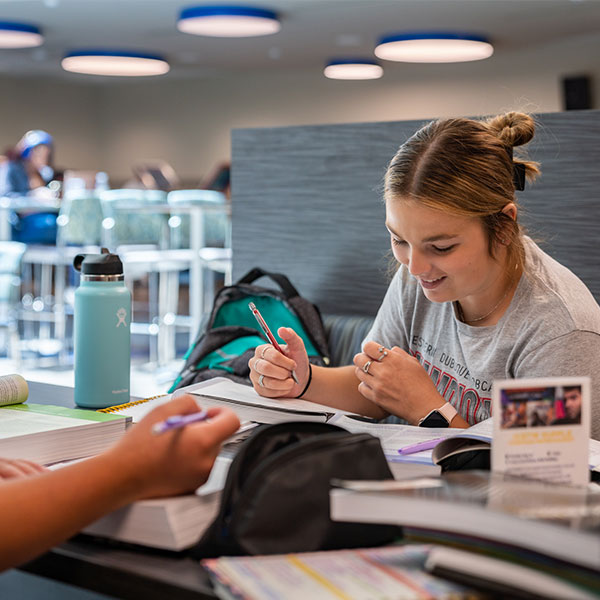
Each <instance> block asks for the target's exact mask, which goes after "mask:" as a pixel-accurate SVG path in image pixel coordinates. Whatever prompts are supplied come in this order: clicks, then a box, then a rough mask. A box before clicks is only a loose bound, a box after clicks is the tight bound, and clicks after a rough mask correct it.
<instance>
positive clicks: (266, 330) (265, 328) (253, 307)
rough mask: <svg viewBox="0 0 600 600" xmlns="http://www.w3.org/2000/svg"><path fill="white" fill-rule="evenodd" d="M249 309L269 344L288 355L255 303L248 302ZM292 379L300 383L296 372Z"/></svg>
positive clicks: (293, 372)
mask: <svg viewBox="0 0 600 600" xmlns="http://www.w3.org/2000/svg"><path fill="white" fill-rule="evenodd" d="M248 308H249V309H250V310H251V311H252V314H253V315H254V318H255V319H256V320H257V321H258V324H259V325H260V328H261V329H262V330H263V333H264V334H265V335H266V336H267V339H268V340H269V342H271V344H272V345H273V347H274V348H275V350H277V351H278V352H281V354H283V355H284V356H285V355H286V354H285V352H284V351H283V348H282V347H281V346H280V345H279V344H278V343H277V340H276V339H275V336H274V335H273V333H272V332H271V330H270V329H269V326H268V325H267V322H266V321H265V320H264V319H263V316H262V315H261V314H260V312H259V310H258V308H256V304H254V302H248ZM292 379H293V380H294V381H295V382H296V383H300V382H299V381H298V377H296V372H295V371H294V370H292Z"/></svg>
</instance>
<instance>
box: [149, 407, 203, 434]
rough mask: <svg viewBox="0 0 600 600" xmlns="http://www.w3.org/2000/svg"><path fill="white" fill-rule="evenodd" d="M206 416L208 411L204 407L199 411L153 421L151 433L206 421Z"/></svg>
mask: <svg viewBox="0 0 600 600" xmlns="http://www.w3.org/2000/svg"><path fill="white" fill-rule="evenodd" d="M207 418H208V411H207V410H205V409H203V410H201V411H200V412H197V413H192V414H189V415H175V416H173V417H168V418H167V419H165V420H164V421H161V422H160V423H155V424H154V426H153V427H152V433H154V434H156V435H158V434H160V433H164V432H165V431H170V430H171V429H179V428H180V427H185V426H186V425H189V424H190V423H198V422H199V421H206V419H207Z"/></svg>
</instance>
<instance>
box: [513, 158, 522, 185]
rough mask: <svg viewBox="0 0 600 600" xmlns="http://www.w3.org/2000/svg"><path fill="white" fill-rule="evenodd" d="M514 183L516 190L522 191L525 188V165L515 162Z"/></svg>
mask: <svg viewBox="0 0 600 600" xmlns="http://www.w3.org/2000/svg"><path fill="white" fill-rule="evenodd" d="M513 183H514V184H515V190H518V191H520V192H522V191H523V190H524V189H525V165H524V164H523V163H516V162H513Z"/></svg>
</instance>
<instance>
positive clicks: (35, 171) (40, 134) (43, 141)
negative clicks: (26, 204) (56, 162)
mask: <svg viewBox="0 0 600 600" xmlns="http://www.w3.org/2000/svg"><path fill="white" fill-rule="evenodd" d="M52 154H53V140H52V136H51V135H50V134H49V133H47V132H45V131H43V130H41V129H34V130H32V131H28V132H27V133H26V134H25V135H24V136H23V137H22V138H21V139H20V140H19V142H18V143H17V145H16V146H15V148H14V149H12V150H9V151H8V152H7V158H8V160H7V161H6V162H4V163H3V164H2V165H1V166H0V196H26V195H28V194H30V193H31V192H33V193H34V194H35V195H38V194H39V193H41V195H46V192H45V191H41V192H40V188H46V185H47V184H48V183H49V182H50V181H52V178H53V176H54V169H53V168H52Z"/></svg>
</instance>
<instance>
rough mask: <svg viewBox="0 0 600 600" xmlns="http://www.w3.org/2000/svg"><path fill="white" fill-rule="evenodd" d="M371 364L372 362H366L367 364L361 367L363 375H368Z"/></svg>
mask: <svg viewBox="0 0 600 600" xmlns="http://www.w3.org/2000/svg"><path fill="white" fill-rule="evenodd" d="M372 362H373V361H372V360H368V361H367V362H366V363H365V364H364V365H363V371H364V372H365V373H367V374H368V373H369V367H370V366H371V363H372Z"/></svg>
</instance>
